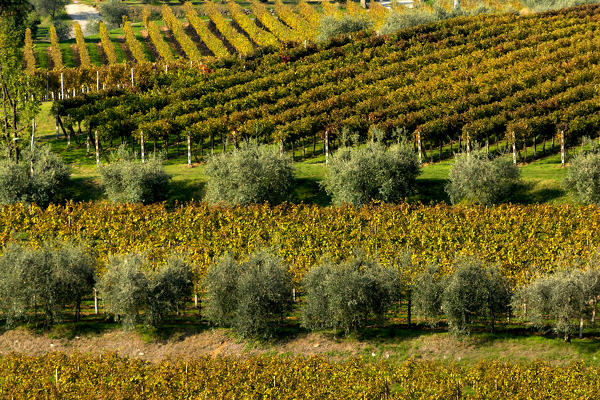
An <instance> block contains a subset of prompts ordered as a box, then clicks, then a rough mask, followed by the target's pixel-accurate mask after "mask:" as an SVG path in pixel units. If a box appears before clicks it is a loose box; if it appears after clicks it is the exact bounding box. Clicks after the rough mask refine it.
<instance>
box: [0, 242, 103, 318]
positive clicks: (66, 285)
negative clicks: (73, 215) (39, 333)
mask: <svg viewBox="0 0 600 400" xmlns="http://www.w3.org/2000/svg"><path fill="white" fill-rule="evenodd" d="M94 265H95V258H94V257H93V256H92V255H91V254H90V253H88V252H87V251H86V250H85V249H84V248H83V247H81V246H76V245H74V244H72V243H52V242H50V243H48V244H46V245H44V246H42V247H41V248H39V249H34V248H31V247H25V246H22V245H19V244H15V243H10V244H9V245H8V246H7V247H6V248H5V250H4V253H3V254H2V256H1V257H0V308H1V309H2V310H3V312H4V313H5V316H6V321H7V325H9V326H10V325H13V324H14V323H15V322H17V321H19V320H21V319H23V317H25V316H26V313H27V310H28V309H32V308H37V306H40V308H41V309H42V311H43V312H44V314H45V318H46V323H48V324H51V323H53V322H54V321H55V319H56V316H57V314H58V312H59V311H60V310H61V308H63V307H64V306H65V305H67V304H74V305H75V307H76V319H78V318H79V311H80V304H81V299H82V297H83V296H84V295H85V294H89V293H90V292H91V290H92V287H93V285H94Z"/></svg>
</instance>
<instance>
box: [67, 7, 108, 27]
mask: <svg viewBox="0 0 600 400" xmlns="http://www.w3.org/2000/svg"><path fill="white" fill-rule="evenodd" d="M65 10H66V11H67V15H68V16H69V18H71V19H72V20H73V21H77V22H79V25H81V29H82V30H83V32H84V33H85V26H86V25H87V23H88V22H89V21H91V20H98V19H100V13H99V12H98V10H96V8H94V7H92V6H88V5H87V4H78V3H77V1H75V2H74V3H72V4H67V5H66V6H65Z"/></svg>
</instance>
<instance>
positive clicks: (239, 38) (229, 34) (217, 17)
mask: <svg viewBox="0 0 600 400" xmlns="http://www.w3.org/2000/svg"><path fill="white" fill-rule="evenodd" d="M186 4H190V3H186ZM190 6H191V4H190ZM203 9H204V12H205V13H206V15H208V17H209V18H210V19H211V20H212V21H213V22H214V24H215V26H216V27H217V29H218V30H219V31H220V32H221V33H222V34H223V36H224V37H225V39H227V41H229V43H231V45H232V46H233V47H235V49H236V50H237V51H238V52H239V53H240V54H242V55H248V54H250V53H251V52H252V43H250V41H249V40H248V39H247V38H246V36H244V35H242V34H241V33H239V32H238V31H236V30H235V28H234V27H233V26H232V25H231V24H230V23H229V22H228V21H226V20H225V18H223V15H221V12H220V11H219V10H218V9H217V7H216V6H215V4H214V3H211V2H207V3H205V4H204V6H203Z"/></svg>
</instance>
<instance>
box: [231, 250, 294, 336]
mask: <svg viewBox="0 0 600 400" xmlns="http://www.w3.org/2000/svg"><path fill="white" fill-rule="evenodd" d="M237 293H238V304H237V309H236V317H235V324H234V327H235V329H236V331H237V332H238V333H239V334H241V335H242V336H259V337H271V336H273V334H274V333H275V331H276V328H277V326H278V325H279V323H280V321H281V320H282V319H283V317H284V316H285V314H286V313H287V312H289V310H290V308H291V305H292V280H291V277H290V275H289V273H288V268H287V265H285V263H284V261H283V259H281V258H280V257H278V256H275V255H273V254H271V253H269V252H266V251H259V252H256V253H254V254H252V255H251V256H250V258H249V259H248V261H246V262H244V263H242V264H241V272H240V275H239V278H238V284H237Z"/></svg>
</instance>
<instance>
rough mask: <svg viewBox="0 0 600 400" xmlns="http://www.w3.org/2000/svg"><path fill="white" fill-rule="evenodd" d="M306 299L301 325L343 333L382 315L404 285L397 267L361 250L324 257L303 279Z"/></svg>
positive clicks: (362, 325)
mask: <svg viewBox="0 0 600 400" xmlns="http://www.w3.org/2000/svg"><path fill="white" fill-rule="evenodd" d="M304 287H305V290H306V301H305V304H304V307H303V309H302V325H303V326H304V327H306V328H308V329H312V330H316V329H324V328H334V329H336V330H344V331H345V332H346V333H349V332H350V331H356V330H358V329H360V328H362V327H364V326H365V325H366V323H367V322H368V320H369V319H371V318H379V319H382V318H383V315H384V313H385V312H386V311H388V310H389V309H390V307H391V305H392V304H393V303H394V302H396V301H398V300H399V299H400V297H401V296H402V294H403V291H404V289H405V282H404V280H403V279H402V275H401V274H400V272H399V270H398V269H396V268H385V267H383V266H381V265H380V264H379V263H377V262H375V261H374V260H371V259H369V258H367V257H366V256H365V255H364V254H360V253H359V254H357V255H356V256H355V257H353V258H351V259H349V260H347V261H345V262H343V263H335V262H332V261H324V262H323V263H322V264H321V265H319V266H317V267H315V268H313V269H311V270H310V271H309V273H308V274H307V276H306V278H305V280H304Z"/></svg>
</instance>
